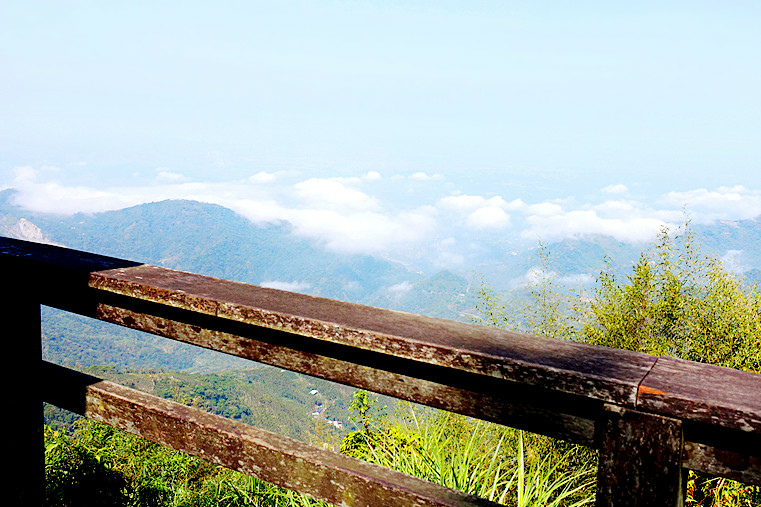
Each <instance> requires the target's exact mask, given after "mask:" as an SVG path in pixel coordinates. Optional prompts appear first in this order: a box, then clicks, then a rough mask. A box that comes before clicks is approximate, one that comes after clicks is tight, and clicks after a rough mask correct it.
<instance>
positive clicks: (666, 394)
mask: <svg viewBox="0 0 761 507" xmlns="http://www.w3.org/2000/svg"><path fill="white" fill-rule="evenodd" d="M637 407H638V408H641V409H643V410H648V411H652V412H657V413H659V414H663V415H667V416H671V417H677V418H680V419H685V420H690V421H695V422H700V423H707V424H711V425H715V426H720V427H724V428H731V429H737V430H740V431H745V432H749V433H757V434H759V433H761V375H758V374H755V373H750V372H744V371H738V370H733V369H731V368H722V367H721V366H714V365H709V364H703V363H695V362H692V361H685V360H682V359H675V358H672V357H660V358H658V361H657V363H656V364H655V366H653V368H652V370H650V372H649V373H648V374H647V376H646V377H645V379H644V380H643V381H642V384H641V386H640V388H639V396H638V398H637Z"/></svg>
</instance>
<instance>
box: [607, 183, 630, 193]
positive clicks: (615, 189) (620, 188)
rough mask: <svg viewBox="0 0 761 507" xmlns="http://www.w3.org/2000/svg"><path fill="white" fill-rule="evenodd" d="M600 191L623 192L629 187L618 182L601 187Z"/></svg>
mask: <svg viewBox="0 0 761 507" xmlns="http://www.w3.org/2000/svg"><path fill="white" fill-rule="evenodd" d="M602 191H603V192H604V193H606V194H625V193H626V192H628V191H629V189H628V188H627V187H626V185H623V184H621V183H618V184H616V185H608V186H607V187H605V188H603V189H602Z"/></svg>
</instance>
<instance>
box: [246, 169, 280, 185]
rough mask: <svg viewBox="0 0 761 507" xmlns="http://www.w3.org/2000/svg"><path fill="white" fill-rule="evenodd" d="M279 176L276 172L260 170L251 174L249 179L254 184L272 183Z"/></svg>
mask: <svg viewBox="0 0 761 507" xmlns="http://www.w3.org/2000/svg"><path fill="white" fill-rule="evenodd" d="M277 177H278V175H277V174H276V173H270V172H267V171H259V172H258V173H256V174H252V175H251V176H249V177H248V178H247V181H248V182H249V183H254V184H263V183H272V182H273V181H275V180H276V179H277Z"/></svg>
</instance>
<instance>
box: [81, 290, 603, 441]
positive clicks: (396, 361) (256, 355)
mask: <svg viewBox="0 0 761 507" xmlns="http://www.w3.org/2000/svg"><path fill="white" fill-rule="evenodd" d="M110 302H111V303H113V304H121V305H122V306H129V305H130V303H131V301H129V300H124V299H123V298H111V301H110ZM136 306H137V308H138V309H139V310H141V311H136V310H130V309H125V308H120V307H117V306H112V305H108V304H99V305H98V310H97V314H96V317H97V318H98V319H101V320H104V321H107V322H111V323H114V324H118V325H121V326H125V327H130V328H133V329H138V330H141V331H145V332H149V333H153V334H156V335H160V336H165V337H167V338H172V339H174V340H178V341H182V342H185V343H190V344H193V345H198V346H201V347H207V348H211V349H213V350H217V351H220V352H224V353H228V354H232V355H235V356H238V357H243V358H246V359H251V360H254V361H258V362H262V363H266V364H270V365H273V366H278V367H280V368H285V369H289V370H292V371H296V372H299V373H304V374H307V375H312V376H315V377H321V378H325V379H328V380H332V381H335V382H340V383H343V384H347V385H351V386H354V387H359V388H362V389H367V390H370V391H374V392H377V393H381V394H385V395H388V396H393V397H395V398H399V399H404V400H408V401H413V402H415V403H420V404H423V405H428V406H431V407H435V408H439V409H443V410H447V411H450V412H456V413H460V414H464V415H468V416H472V417H477V418H479V419H484V420H488V421H493V422H497V423H500V424H505V425H508V426H512V427H516V428H520V429H525V430H528V431H533V432H535V433H541V434H545V435H549V436H552V437H555V438H561V439H564V440H569V441H571V442H575V443H579V444H582V445H587V446H594V445H595V440H594V424H595V420H596V419H597V418H598V415H599V413H600V410H601V408H602V404H601V403H600V402H597V401H595V400H590V399H588V398H583V397H581V396H576V395H570V394H566V393H558V392H557V391H552V390H549V389H541V388H538V387H535V386H527V385H524V384H521V383H518V382H509V381H505V380H500V379H496V378H493V377H487V376H484V375H475V374H472V373H469V372H464V371H461V370H452V369H448V368H444V367H440V366H434V365H426V364H423V365H421V364H417V363H415V362H413V361H410V360H407V359H402V358H394V357H388V356H384V355H381V354H378V353H375V352H371V351H368V350H362V349H360V350H357V349H355V348H351V347H347V346H344V345H337V344H324V343H315V342H313V341H310V340H306V339H304V338H303V337H300V336H298V335H291V334H288V333H284V332H280V331H273V330H270V329H264V328H253V329H252V328H251V326H248V325H246V324H243V323H239V322H235V321H229V320H227V319H219V318H215V317H211V316H203V315H199V314H196V313H192V312H189V311H184V310H178V309H174V308H166V307H161V306H158V305H154V304H146V303H138V304H137V305H136ZM157 314H158V315H157ZM413 375H414V376H413Z"/></svg>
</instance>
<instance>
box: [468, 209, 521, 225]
mask: <svg viewBox="0 0 761 507" xmlns="http://www.w3.org/2000/svg"><path fill="white" fill-rule="evenodd" d="M466 223H467V225H468V226H470V227H473V228H475V229H501V228H504V227H508V226H509V225H510V215H508V214H507V213H505V211H504V210H503V209H502V208H499V207H497V206H484V207H483V208H478V209H477V210H475V211H474V212H472V213H471V214H470V215H468V218H467V219H466Z"/></svg>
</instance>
